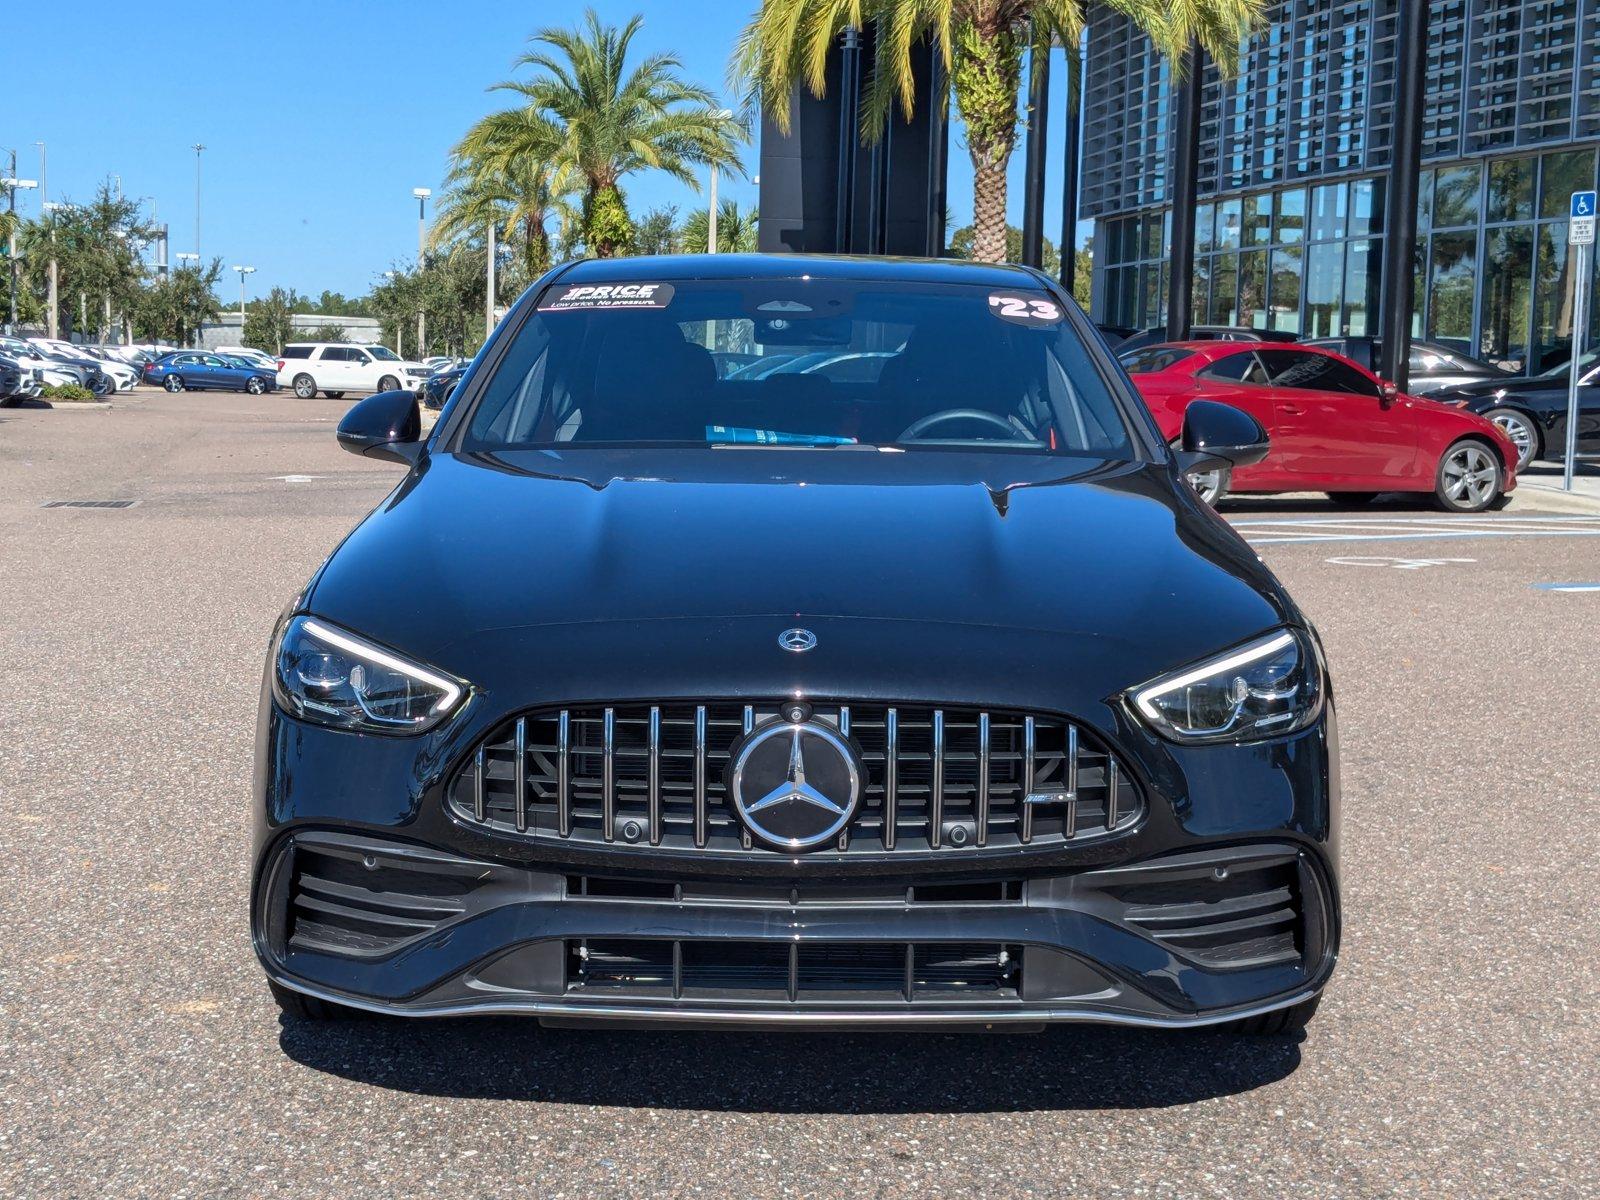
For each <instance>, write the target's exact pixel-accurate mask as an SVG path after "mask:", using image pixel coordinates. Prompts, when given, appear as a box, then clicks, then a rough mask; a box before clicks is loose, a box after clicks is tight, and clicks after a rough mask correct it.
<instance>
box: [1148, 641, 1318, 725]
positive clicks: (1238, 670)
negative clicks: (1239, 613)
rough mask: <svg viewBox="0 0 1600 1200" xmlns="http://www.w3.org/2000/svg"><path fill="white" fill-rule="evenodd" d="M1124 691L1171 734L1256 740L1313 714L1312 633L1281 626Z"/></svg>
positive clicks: (1315, 685)
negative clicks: (1201, 661) (1235, 647)
mask: <svg viewBox="0 0 1600 1200" xmlns="http://www.w3.org/2000/svg"><path fill="white" fill-rule="evenodd" d="M1129 696H1130V699H1131V700H1132V702H1133V706H1134V708H1135V710H1137V711H1138V713H1139V714H1140V715H1141V716H1142V717H1144V719H1145V720H1146V721H1148V722H1149V723H1150V724H1151V726H1153V727H1154V728H1155V730H1156V732H1157V733H1159V734H1161V735H1162V736H1163V737H1167V738H1170V739H1172V740H1173V741H1175V742H1249V741H1258V740H1260V739H1262V738H1269V737H1278V736H1280V735H1282V734H1286V733H1293V732H1295V731H1296V730H1298V729H1304V728H1305V727H1306V726H1307V725H1309V724H1311V723H1312V722H1313V721H1315V720H1316V719H1317V716H1318V715H1319V714H1320V713H1321V712H1322V699H1323V677H1322V663H1321V661H1320V660H1319V658H1318V656H1317V651H1316V648H1315V647H1314V646H1313V645H1312V644H1311V639H1310V638H1309V637H1307V636H1306V635H1305V634H1303V633H1299V632H1296V631H1291V630H1280V631H1279V632H1277V633H1272V634H1268V635H1267V636H1266V637H1263V638H1258V639H1257V640H1255V641H1253V642H1250V643H1248V644H1246V645H1244V646H1241V647H1239V648H1238V649H1237V650H1230V651H1229V652H1228V653H1226V654H1222V655H1219V656H1217V657H1216V658H1214V659H1212V660H1211V661H1209V662H1205V663H1201V664H1200V665H1199V666H1197V667H1192V668H1190V669H1188V670H1184V671H1178V672H1175V673H1173V674H1171V675H1165V676H1163V677H1162V678H1160V679H1157V680H1154V681H1153V682H1151V683H1147V684H1145V685H1144V686H1143V687H1140V688H1135V689H1134V690H1133V691H1132V692H1131V693H1130V694H1129Z"/></svg>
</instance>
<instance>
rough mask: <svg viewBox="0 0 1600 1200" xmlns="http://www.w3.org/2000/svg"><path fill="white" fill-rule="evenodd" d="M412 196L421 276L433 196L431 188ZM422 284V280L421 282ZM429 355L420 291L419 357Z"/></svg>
mask: <svg viewBox="0 0 1600 1200" xmlns="http://www.w3.org/2000/svg"><path fill="white" fill-rule="evenodd" d="M411 194H412V195H413V196H415V197H416V198H417V272H418V274H419V275H420V274H421V272H422V268H423V266H424V262H423V258H424V254H425V248H426V243H427V235H428V227H427V220H428V197H429V196H431V195H433V192H432V190H430V189H429V188H412V189H411ZM419 282H420V280H419ZM427 353H428V309H427V304H426V302H425V301H424V299H423V296H422V293H421V292H420V291H419V293H418V295H417V357H418V358H419V359H420V358H424V357H426V356H427Z"/></svg>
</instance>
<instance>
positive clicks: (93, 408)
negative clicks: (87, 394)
mask: <svg viewBox="0 0 1600 1200" xmlns="http://www.w3.org/2000/svg"><path fill="white" fill-rule="evenodd" d="M45 405H46V407H45V408H43V409H37V408H36V409H34V410H33V411H34V412H71V411H73V410H74V409H84V410H86V411H89V412H105V411H106V410H107V409H108V408H111V407H112V404H111V401H109V400H46V401H45Z"/></svg>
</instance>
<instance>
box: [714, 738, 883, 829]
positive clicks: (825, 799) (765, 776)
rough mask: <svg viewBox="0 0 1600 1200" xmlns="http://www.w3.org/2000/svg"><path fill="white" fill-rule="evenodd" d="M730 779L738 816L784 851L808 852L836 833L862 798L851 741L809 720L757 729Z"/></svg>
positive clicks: (746, 744) (859, 772) (734, 767)
mask: <svg viewBox="0 0 1600 1200" xmlns="http://www.w3.org/2000/svg"><path fill="white" fill-rule="evenodd" d="M729 783H730V790H731V792H732V795H733V807H734V809H735V810H736V811H737V812H738V814H739V819H740V820H742V821H743V822H744V823H745V826H746V827H747V828H748V829H749V830H750V832H751V833H752V834H753V835H755V836H756V837H758V838H760V839H761V841H763V842H765V843H766V844H767V845H769V846H772V847H774V848H776V849H780V850H809V849H812V848H813V847H815V846H821V845H823V844H825V843H827V842H828V841H830V840H832V839H833V838H835V837H837V836H838V835H839V833H840V832H842V831H843V829H844V827H845V826H846V825H848V824H849V823H850V818H851V817H853V816H855V812H856V805H857V804H858V803H859V802H860V800H861V767H860V764H858V763H857V762H856V755H855V751H854V750H852V749H851V748H850V743H848V742H847V741H845V740H844V739H843V738H842V737H840V736H839V734H838V733H837V732H835V731H834V730H833V729H830V728H829V727H828V726H826V725H822V724H819V723H816V722H811V721H807V722H804V723H802V724H794V723H790V722H787V721H774V722H772V723H770V724H768V725H765V726H763V727H762V728H760V729H758V730H756V731H755V732H754V733H753V734H751V735H750V737H749V738H748V739H747V740H746V741H745V743H744V745H743V746H741V747H740V748H739V751H738V753H737V755H736V756H735V757H734V760H733V769H732V772H731V775H730V779H729Z"/></svg>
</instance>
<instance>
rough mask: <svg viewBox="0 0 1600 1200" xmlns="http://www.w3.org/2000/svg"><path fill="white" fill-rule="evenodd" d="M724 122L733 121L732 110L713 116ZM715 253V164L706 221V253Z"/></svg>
mask: <svg viewBox="0 0 1600 1200" xmlns="http://www.w3.org/2000/svg"><path fill="white" fill-rule="evenodd" d="M713 115H714V116H716V117H718V118H719V119H721V120H724V121H731V120H732V119H733V110H732V109H731V108H724V109H721V110H720V111H718V112H716V113H714V114H713ZM716 252H717V164H716V163H712V164H711V212H710V213H709V214H708V216H707V219H706V253H707V254H715V253H716Z"/></svg>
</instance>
